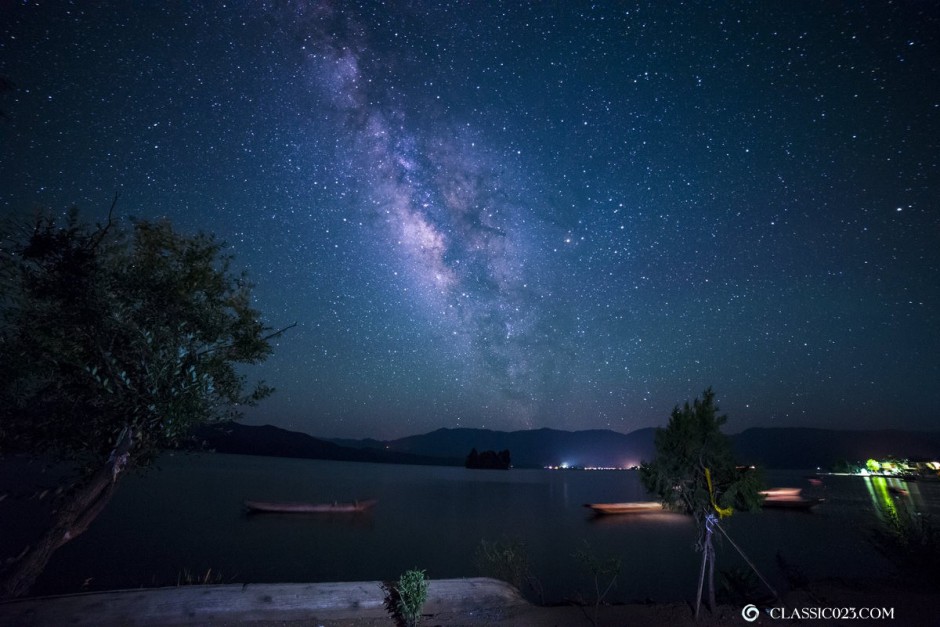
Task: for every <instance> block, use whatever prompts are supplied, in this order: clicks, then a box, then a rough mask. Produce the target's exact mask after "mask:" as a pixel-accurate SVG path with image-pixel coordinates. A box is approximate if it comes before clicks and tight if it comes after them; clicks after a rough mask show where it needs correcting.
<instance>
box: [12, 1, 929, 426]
mask: <svg viewBox="0 0 940 627" xmlns="http://www.w3.org/2000/svg"><path fill="white" fill-rule="evenodd" d="M0 24H2V26H0V33H2V39H0V75H3V76H4V77H6V78H8V79H9V80H11V81H12V82H13V84H14V86H15V88H14V89H13V90H10V91H7V92H5V93H3V94H2V95H0V110H2V111H3V112H4V117H3V118H2V120H0V133H2V138H0V139H2V150H0V172H2V173H3V179H2V183H0V202H2V204H3V207H4V211H6V212H9V213H11V214H17V213H21V214H22V215H29V214H30V212H31V211H32V208H33V207H35V206H46V207H50V208H52V209H54V210H62V209H63V208H64V207H67V206H69V205H70V204H78V205H80V207H81V208H82V209H83V211H84V212H85V215H86V216H88V217H90V218H92V219H95V218H100V217H101V214H102V211H104V210H105V209H106V207H107V206H108V205H109V203H110V199H111V197H112V196H113V194H114V192H115V191H120V192H121V200H120V207H121V209H122V211H123V213H124V215H128V216H137V217H144V218H156V217H163V216H165V217H168V218H170V219H171V220H172V221H173V222H174V224H176V225H177V226H178V227H179V228H181V229H184V230H188V231H194V230H198V229H202V230H208V231H211V232H214V233H216V234H218V236H219V237H220V238H222V239H224V240H225V241H226V242H228V244H229V245H230V246H231V249H232V252H233V253H234V255H235V256H236V260H237V262H238V263H239V264H241V265H243V266H244V267H245V268H246V269H247V270H248V272H249V274H250V275H251V277H252V278H253V279H254V281H255V283H256V284H257V287H256V294H257V306H258V307H259V309H261V310H262V311H263V312H264V313H265V318H266V320H267V321H268V322H269V323H270V324H271V325H272V326H281V325H286V324H289V323H291V322H294V321H297V322H298V323H299V324H298V326H297V327H296V328H295V329H292V330H291V332H290V333H289V334H288V335H287V336H286V337H285V338H283V340H281V341H279V343H278V346H277V347H276V352H275V354H274V356H273V357H272V358H271V359H270V360H269V361H268V362H266V363H265V364H264V365H262V366H259V367H257V368H254V369H252V370H251V371H249V372H246V374H248V375H249V376H251V377H259V378H264V379H266V380H267V381H268V382H270V383H272V384H274V385H275V386H276V387H277V388H278V392H277V394H276V395H275V396H274V397H273V398H271V399H269V400H268V401H266V402H265V403H264V404H263V406H261V407H259V408H257V409H255V410H252V411H250V412H249V414H248V420H250V421H251V422H255V423H263V422H270V423H273V424H276V425H279V426H284V427H288V428H292V429H299V430H303V431H307V432H310V433H314V434H317V435H324V436H368V435H373V436H379V437H392V436H401V435H406V434H411V433H418V432H424V431H428V430H431V429H434V428H438V427H457V426H467V427H480V426H486V427H490V428H499V429H521V428H538V427H554V428H563V429H581V428H614V429H617V430H621V431H629V430H632V429H635V428H639V427H644V426H653V425H658V424H662V423H663V422H664V421H665V420H666V418H667V417H668V414H669V412H670V410H671V408H672V407H673V406H674V405H675V404H676V403H681V402H683V401H685V400H687V399H690V398H692V397H694V396H695V395H697V394H700V393H701V391H702V390H703V389H704V388H705V387H707V386H709V385H710V386H713V387H714V388H715V389H716V391H717V392H718V397H719V401H720V404H721V406H722V409H723V410H725V411H726V412H728V414H729V415H730V417H731V421H730V423H729V427H730V428H731V430H739V429H743V428H746V427H750V426H780V425H800V426H820V427H858V428H877V427H886V426H905V427H926V426H932V425H934V422H935V419H936V418H935V414H936V408H937V407H938V406H940V391H938V386H937V385H936V381H938V380H940V365H938V364H940V362H938V361H937V359H936V355H937V354H940V320H938V316H937V313H936V312H937V311H938V307H940V294H938V287H937V279H936V277H937V276H938V271H940V210H938V206H937V202H938V201H937V199H938V198H940V165H938V159H940V157H938V155H940V146H938V141H937V138H938V137H940V69H938V60H940V41H938V34H937V33H940V11H938V9H937V8H936V7H935V6H933V5H932V4H931V3H913V2H911V3H899V4H891V5H885V4H884V3H858V4H857V5H853V6H849V7H844V6H835V5H825V4H820V5H812V6H809V5H806V6H792V5H791V4H789V3H777V4H769V5H765V4H762V5H761V6H760V7H758V6H736V7H728V6H726V5H724V4H714V5H710V4H699V5H696V6H694V7H683V6H678V5H676V6H672V4H671V3H658V2H656V3H642V2H641V3H620V2H617V3H614V2H611V3H595V4H593V5H591V6H590V7H588V6H587V5H584V6H580V5H578V4H577V3H570V4H569V3H557V4H555V5H549V4H543V3H532V4H530V3H518V2H506V3H500V2H493V3H486V4H485V5H481V6H477V5H475V4H474V5H467V4H460V3H455V4H449V3H445V2H419V1H413V2H403V3H388V4H387V5H383V4H380V3H373V2H361V3H355V4H354V3H345V2H312V1H311V2H302V1H299V0H294V1H284V2H263V3H261V2H247V1H245V2H233V3H225V4H223V3H202V4H198V5H189V4H187V5H183V6H169V5H166V6H164V5H162V4H154V5H146V6H131V5H130V4H129V3H121V2H110V3H109V2H104V3H96V4H95V6H85V7H73V6H70V5H65V4H55V3H54V4H52V5H42V6H37V5H33V4H10V3H8V4H6V5H4V6H3V8H0Z"/></svg>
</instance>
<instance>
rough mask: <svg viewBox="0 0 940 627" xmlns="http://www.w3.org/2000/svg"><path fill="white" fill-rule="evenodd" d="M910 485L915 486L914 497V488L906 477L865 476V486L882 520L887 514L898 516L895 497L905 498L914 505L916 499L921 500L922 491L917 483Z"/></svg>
mask: <svg viewBox="0 0 940 627" xmlns="http://www.w3.org/2000/svg"><path fill="white" fill-rule="evenodd" d="M910 486H913V492H914V494H915V495H916V498H914V499H912V498H911V496H912V489H911V487H909V484H908V482H907V481H905V480H904V479H898V478H896V477H865V488H866V489H867V490H868V495H869V497H870V498H871V501H872V504H873V505H874V506H875V512H876V513H877V514H878V518H879V519H881V520H882V521H883V520H885V516H888V517H894V518H896V517H897V515H898V507H897V504H896V503H895V499H901V498H903V499H905V500H907V501H908V503H910V504H912V505H913V504H914V502H915V501H919V500H920V492H919V490H918V489H917V486H916V484H910ZM913 509H914V511H916V510H917V508H916V507H914V508H913Z"/></svg>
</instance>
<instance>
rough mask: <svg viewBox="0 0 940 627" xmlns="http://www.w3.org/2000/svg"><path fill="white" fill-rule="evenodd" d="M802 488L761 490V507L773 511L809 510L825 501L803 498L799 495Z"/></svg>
mask: <svg viewBox="0 0 940 627" xmlns="http://www.w3.org/2000/svg"><path fill="white" fill-rule="evenodd" d="M802 491H803V490H802V488H772V489H770V490H763V491H762V492H761V494H762V495H763V496H764V502H763V507H765V508H767V507H770V508H774V509H798V510H809V509H811V508H813V507H815V506H817V505H819V504H820V503H822V502H823V501H824V500H825V499H821V498H813V497H805V496H803V495H802V494H801V492H802Z"/></svg>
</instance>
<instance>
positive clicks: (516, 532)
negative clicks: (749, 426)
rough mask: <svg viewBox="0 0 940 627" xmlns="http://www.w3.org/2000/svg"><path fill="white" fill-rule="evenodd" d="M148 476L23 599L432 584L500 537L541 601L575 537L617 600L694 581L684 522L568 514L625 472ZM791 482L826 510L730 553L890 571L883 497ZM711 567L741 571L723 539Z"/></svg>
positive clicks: (746, 528) (291, 466)
mask: <svg viewBox="0 0 940 627" xmlns="http://www.w3.org/2000/svg"><path fill="white" fill-rule="evenodd" d="M159 466H160V468H161V470H159V471H154V472H150V473H148V474H147V475H145V476H143V477H130V478H128V479H127V480H125V482H124V484H122V486H121V488H120V491H119V492H118V494H117V495H116V496H115V498H114V501H113V502H112V503H111V505H110V506H109V507H108V508H107V510H106V511H105V512H104V514H102V516H101V517H100V518H99V519H98V520H97V521H96V522H95V523H94V524H93V525H92V526H91V528H90V529H89V531H88V532H86V533H85V534H84V535H83V536H81V537H80V538H78V539H77V540H76V541H74V542H72V543H71V544H69V545H66V546H65V547H63V548H62V549H61V550H60V551H59V552H58V553H57V554H56V556H55V557H54V558H53V562H52V563H51V564H50V567H49V569H48V572H47V574H46V575H44V577H43V578H42V579H41V580H40V582H39V583H38V585H37V588H36V589H35V590H34V592H36V593H44V594H48V593H58V592H70V591H75V590H78V589H80V588H81V587H82V586H83V584H84V585H86V587H88V589H92V590H95V589H108V588H122V587H136V586H142V585H173V584H175V583H176V580H177V578H178V576H179V574H180V573H181V572H183V571H184V570H188V571H190V572H192V573H200V574H201V573H205V571H206V570H207V569H209V568H211V569H212V571H213V572H215V573H220V574H221V576H222V578H223V581H225V582H229V581H232V582H306V581H354V580H388V579H394V578H397V576H398V575H399V574H401V573H402V572H403V571H404V570H407V569H409V568H414V567H418V568H423V569H426V570H427V572H428V575H429V576H430V577H431V578H447V577H466V576H476V575H479V574H480V572H479V571H478V570H477V568H476V567H475V566H474V559H473V558H474V552H475V550H476V548H477V546H478V545H479V543H480V541H481V540H482V539H488V540H496V539H500V538H504V537H509V538H520V539H522V540H523V541H524V542H525V544H526V546H527V548H528V552H529V556H530V560H531V563H532V570H533V572H534V574H535V575H536V576H537V577H538V578H539V579H540V580H541V581H542V583H543V585H544V587H545V593H546V599H547V600H550V601H560V600H563V599H564V598H566V597H567V598H571V597H574V596H575V595H576V594H577V592H578V591H585V592H587V591H588V590H590V589H591V585H590V582H589V580H588V579H587V577H586V575H585V574H584V573H583V572H582V567H581V566H580V565H579V562H578V560H577V559H576V558H575V557H574V556H573V553H574V552H575V551H576V550H577V549H578V548H580V547H581V546H582V543H583V541H585V540H586V541H588V542H589V543H590V545H591V547H592V548H593V549H594V551H595V553H596V554H597V555H598V556H599V557H604V558H606V557H612V556H616V557H620V558H621V559H622V560H623V573H622V574H621V576H620V578H619V579H618V582H619V585H618V587H617V589H616V590H615V591H614V595H613V598H614V599H617V600H624V601H630V600H638V599H639V600H643V599H653V600H657V601H666V600H680V599H688V598H689V597H690V595H691V594H692V590H693V589H694V586H695V580H696V577H697V574H698V560H699V554H697V553H695V552H694V551H693V544H694V542H695V530H694V527H693V525H692V523H691V522H690V521H689V520H687V519H685V518H682V517H679V516H675V515H669V514H652V515H644V516H640V517H632V518H631V517H615V518H600V519H595V518H592V517H591V516H590V515H589V511H588V510H586V509H585V508H583V507H582V504H583V503H587V502H606V501H631V500H645V497H644V493H643V489H642V487H641V485H640V482H639V477H638V474H637V473H635V472H577V471H545V470H512V471H509V472H503V471H479V470H477V471H471V470H466V469H463V468H444V467H425V466H396V465H381V464H359V463H345V462H327V461H311V460H297V459H280V458H266V457H243V456H234V455H175V456H169V457H164V458H162V459H161V461H160V464H159ZM804 474H805V473H800V472H776V473H774V472H771V473H768V476H767V479H768V484H769V485H789V486H806V490H807V491H808V492H816V493H818V494H820V495H821V496H825V497H826V498H827V500H826V502H825V503H823V504H822V505H821V506H819V507H818V508H816V510H815V511H814V512H813V513H809V514H807V513H803V512H787V511H766V512H763V513H761V514H740V513H739V514H735V515H734V516H733V517H732V518H731V519H730V520H729V521H726V522H725V523H724V527H725V529H726V530H727V531H728V533H729V534H730V535H731V537H732V538H733V539H734V541H735V543H736V544H738V546H740V547H741V548H742V549H743V550H744V551H745V552H746V553H747V554H748V556H749V557H750V558H751V560H752V561H753V562H755V563H756V564H757V565H758V566H759V568H761V570H762V571H763V573H764V575H765V576H766V577H768V578H769V579H770V580H771V582H772V583H774V584H775V585H777V586H779V587H780V588H784V589H785V584H784V579H783V576H782V574H781V573H780V571H779V569H778V567H777V566H776V559H775V556H776V555H777V554H778V552H779V553H780V554H781V555H782V556H783V557H784V558H785V559H786V560H787V561H788V562H790V563H791V564H793V565H795V566H797V567H799V568H800V569H802V570H803V571H804V573H805V574H806V575H808V576H810V577H814V578H815V577H839V576H856V575H862V574H866V573H871V572H872V569H879V570H883V571H885V572H891V566H890V565H889V563H888V562H886V561H885V560H884V559H883V558H881V557H880V556H879V555H878V554H877V553H875V552H874V551H873V550H872V549H871V548H870V547H869V545H868V544H867V542H866V541H865V539H864V536H865V533H866V532H867V530H868V529H870V528H871V527H872V525H874V524H875V523H876V522H877V516H878V514H877V511H878V510H877V508H876V506H875V502H876V501H877V499H879V498H882V499H884V498H889V499H891V498H892V497H889V496H888V495H887V493H886V492H884V490H883V486H879V485H877V482H876V483H875V484H873V483H872V482H871V481H870V480H868V481H867V480H865V479H862V478H859V477H827V478H826V484H825V487H823V488H812V487H810V486H809V485H808V482H807V481H806V479H805V478H804V476H803V475H804ZM878 481H883V480H878ZM906 487H907V488H908V489H909V490H910V492H911V494H910V496H909V497H896V498H893V499H892V501H893V502H895V503H898V504H901V502H902V501H906V502H907V503H910V504H911V505H910V506H912V507H914V508H916V509H918V510H920V511H932V512H933V513H934V514H940V485H938V484H935V483H934V484H928V483H911V484H908V485H907V486H906ZM245 498H254V499H259V500H296V501H315V502H322V501H334V500H339V501H347V500H352V499H366V498H375V499H378V501H379V503H378V505H377V506H376V508H375V509H374V511H373V512H372V513H370V514H367V515H359V516H334V517H316V516H290V515H253V516H249V515H247V514H245V513H244V511H243V507H242V501H243V499H245ZM936 518H940V516H936V515H935V519H936ZM7 522H9V521H7ZM718 565H719V568H733V567H743V562H742V561H741V560H740V558H739V557H738V556H737V554H736V552H735V551H734V549H733V548H732V547H731V546H730V545H729V544H728V543H727V542H724V543H723V544H722V545H721V546H720V547H719V562H718Z"/></svg>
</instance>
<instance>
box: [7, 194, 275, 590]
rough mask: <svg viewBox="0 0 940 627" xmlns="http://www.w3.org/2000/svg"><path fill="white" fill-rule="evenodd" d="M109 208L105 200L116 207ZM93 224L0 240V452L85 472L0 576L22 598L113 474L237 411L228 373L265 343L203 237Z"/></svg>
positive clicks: (22, 232)
mask: <svg viewBox="0 0 940 627" xmlns="http://www.w3.org/2000/svg"><path fill="white" fill-rule="evenodd" d="M116 201H117V199H116V198H115V202H116ZM113 210H114V205H112V206H111V212H109V215H108V221H107V223H106V224H104V225H97V226H95V227H92V226H90V225H88V224H86V223H84V222H81V221H80V220H79V218H78V212H77V211H76V210H74V209H73V210H71V211H70V212H69V214H68V216H67V217H66V219H65V220H64V223H61V224H60V221H59V220H56V219H55V218H54V217H51V216H44V215H38V216H37V217H36V219H35V221H34V222H33V223H32V224H30V225H25V226H21V227H19V229H18V230H17V228H16V227H11V228H8V229H5V233H4V236H3V239H2V240H0V288H2V289H0V453H3V452H6V451H10V450H17V451H25V452H28V453H33V454H39V453H46V454H51V455H52V456H53V457H54V458H59V459H63V460H74V461H78V462H81V463H82V464H83V465H84V471H85V472H84V473H83V477H82V478H81V479H80V480H79V481H78V482H76V483H75V484H74V485H73V486H71V488H70V489H68V490H63V491H61V492H59V494H61V498H60V499H59V502H58V503H57V504H56V511H55V516H54V519H53V523H52V526H51V527H50V528H49V529H48V530H47V531H46V532H45V534H44V535H43V536H42V538H41V539H40V540H39V541H37V542H36V543H34V544H32V545H31V546H30V547H28V548H27V550H26V551H24V552H23V553H22V554H21V555H20V556H19V557H18V558H17V559H16V560H15V563H14V564H12V565H11V566H10V567H9V568H7V569H6V570H5V572H3V573H2V577H0V596H18V595H21V594H25V593H26V592H27V591H28V590H29V588H30V586H31V585H32V583H33V582H34V581H35V580H36V577H38V576H39V574H40V573H41V572H42V570H43V569H44V568H45V566H46V564H47V563H48V561H49V559H50V558H51V556H52V554H53V553H54V552H55V551H56V550H57V549H58V548H59V547H61V546H62V545H63V544H65V543H66V542H68V541H70V540H71V539H73V538H75V537H76V536H78V535H80V534H81V533H83V532H84V531H85V530H86V529H87V528H88V525H89V524H91V522H92V521H93V520H94V519H95V518H96V517H97V516H98V515H99V514H100V513H101V511H102V510H103V509H104V508H105V507H106V506H107V504H108V502H109V501H110V499H111V497H112V496H113V494H114V491H115V489H116V486H117V484H118V481H119V479H120V477H121V476H122V473H123V471H124V470H125V469H127V468H129V467H133V466H137V467H145V466H147V465H148V464H149V463H150V462H151V461H152V460H153V458H154V457H155V455H156V454H157V453H158V452H159V451H160V449H162V448H164V447H167V446H172V445H174V444H175V443H177V442H178V441H179V440H180V439H181V438H182V437H184V436H186V435H187V434H188V433H189V431H190V430H191V429H192V427H194V426H195V425H198V424H201V423H206V422H213V421H218V420H224V419H228V418H232V417H234V416H235V415H237V411H238V407H239V406H241V405H246V404H252V403H254V402H256V401H258V400H260V399H261V398H264V397H265V396H267V395H268V394H270V392H271V389H270V388H269V387H267V386H265V385H264V384H263V383H259V384H258V385H257V386H255V387H254V389H253V390H252V391H250V392H247V393H246V391H245V388H246V382H245V378H244V376H243V375H241V374H239V372H238V370H237V367H238V366H239V365H240V364H250V363H255V362H258V361H261V360H263V359H265V358H266V357H267V356H268V354H269V353H270V350H271V348H270V344H269V340H270V339H271V338H272V337H275V336H276V335H278V334H279V333H280V332H277V333H268V332H269V329H268V328H266V327H265V326H264V324H263V323H262V322H261V320H260V314H259V313H258V312H257V311H256V310H255V309H253V308H252V307H251V304H250V303H251V287H252V286H251V284H250V283H249V282H248V281H247V280H246V278H245V276H244V274H241V275H235V274H233V273H232V272H231V262H232V259H231V257H230V255H228V254H227V253H225V252H224V245H223V244H222V243H220V242H218V241H216V240H215V239H214V238H213V237H212V236H210V235H205V234H197V235H195V236H184V235H181V234H179V233H176V232H175V231H174V230H173V229H172V227H171V226H170V224H169V223H168V222H165V221H164V222H146V221H136V222H132V223H130V224H129V225H126V224H116V223H114V222H113V221H112V216H111V213H113Z"/></svg>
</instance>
